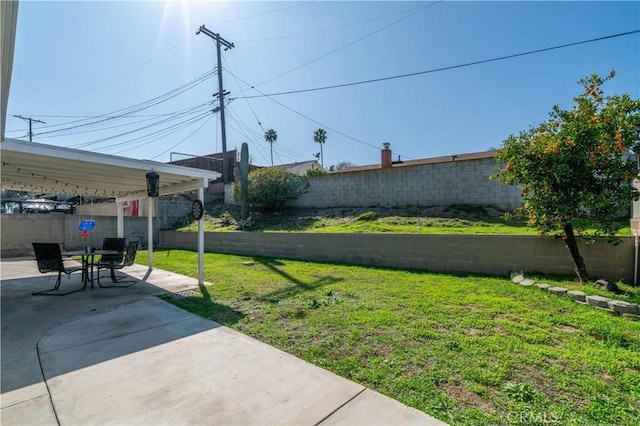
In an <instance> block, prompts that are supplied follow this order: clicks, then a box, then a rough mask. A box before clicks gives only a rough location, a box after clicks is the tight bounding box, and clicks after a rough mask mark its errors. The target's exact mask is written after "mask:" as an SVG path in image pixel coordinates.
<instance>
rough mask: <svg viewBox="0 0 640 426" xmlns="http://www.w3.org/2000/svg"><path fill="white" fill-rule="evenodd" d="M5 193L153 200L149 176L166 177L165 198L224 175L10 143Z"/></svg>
mask: <svg viewBox="0 0 640 426" xmlns="http://www.w3.org/2000/svg"><path fill="white" fill-rule="evenodd" d="M0 148H1V149H0V159H1V161H2V171H1V172H0V174H1V181H2V189H14V190H22V191H31V192H46V193H58V194H78V195H94V196H106V197H115V198H116V200H117V201H119V202H121V201H128V200H135V199H145V198H147V186H146V185H147V183H146V177H145V175H146V173H147V172H149V171H150V170H154V171H155V172H156V173H158V174H159V175H160V195H169V194H174V193H178V192H185V191H193V190H197V189H199V188H206V187H207V186H208V184H209V181H211V180H215V179H217V178H218V177H219V176H220V174H219V173H217V172H213V171H208V170H201V169H194V168H190V167H184V166H176V165H172V164H165V163H160V162H156V161H149V160H136V159H131V158H125V157H119V156H115V155H107V154H100V153H95V152H88V151H81V150H77V149H71V148H63V147H59V146H53V145H46V144H41V143H34V142H26V141H21V140H17V139H8V138H7V139H4V140H3V141H2V144H0Z"/></svg>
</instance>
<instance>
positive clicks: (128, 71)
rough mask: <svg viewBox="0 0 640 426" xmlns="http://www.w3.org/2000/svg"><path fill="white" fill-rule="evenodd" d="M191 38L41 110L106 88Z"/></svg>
mask: <svg viewBox="0 0 640 426" xmlns="http://www.w3.org/2000/svg"><path fill="white" fill-rule="evenodd" d="M193 37H194V36H193V35H192V36H190V37H187V38H186V39H184V40H182V41H181V42H179V43H177V44H175V45H173V46H171V47H169V48H168V49H166V50H163V51H162V52H160V53H159V54H157V55H156V56H154V57H152V58H151V59H148V60H146V61H144V62H143V63H141V64H139V65H136V66H135V67H133V68H131V69H129V70H127V71H125V72H123V73H122V74H119V75H117V76H115V77H114V78H112V79H110V80H107V81H106V82H104V83H102V84H99V85H98V86H95V87H93V88H91V89H88V90H85V91H84V92H82V93H79V94H77V95H74V96H71V97H70V98H67V99H65V100H64V101H61V102H58V103H55V104H51V105H49V106H47V107H44V108H43V109H45V110H46V109H49V108H51V107H52V106H54V105H62V104H64V103H67V102H69V101H71V100H73V99H76V98H79V97H80V96H83V95H86V94H87V93H90V92H93V91H95V90H97V89H100V88H101V87H104V86H106V85H108V84H110V83H111V82H113V81H115V80H118V79H119V78H122V77H124V76H125V75H127V74H130V73H132V72H133V71H135V70H137V69H139V68H142V67H143V66H145V65H146V64H148V63H149V62H151V61H154V60H155V59H157V58H159V57H160V56H162V55H164V54H165V53H167V52H169V51H171V50H173V49H175V48H176V47H178V46H181V45H183V44H184V43H186V42H187V41H188V40H189V39H191V38H193Z"/></svg>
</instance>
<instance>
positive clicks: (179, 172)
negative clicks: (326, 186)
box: [0, 138, 220, 284]
mask: <svg viewBox="0 0 640 426" xmlns="http://www.w3.org/2000/svg"><path fill="white" fill-rule="evenodd" d="M0 148H1V149H0V158H1V161H2V170H1V172H0V174H1V181H2V189H13V190H20V191H38V192H46V193H54V194H73V195H91V196H105V197H115V199H116V203H117V206H118V208H117V212H118V213H117V217H118V219H117V222H118V226H117V229H118V232H117V233H118V235H117V236H118V237H121V238H122V237H124V215H123V207H124V203H125V202H126V201H131V200H144V199H147V200H148V211H149V214H148V225H147V226H148V248H149V254H148V256H149V260H148V261H149V271H151V270H152V268H153V205H154V200H153V198H151V197H149V196H148V194H147V179H146V174H147V173H148V172H150V171H155V172H156V173H158V175H159V176H160V183H159V191H158V192H159V195H161V196H162V195H170V194H175V193H179V192H187V191H197V194H198V199H199V200H201V201H204V189H205V188H207V187H208V185H209V181H212V180H215V179H217V178H218V177H219V176H220V174H219V173H217V172H213V171H208V170H201V169H194V168H190V167H183V166H176V165H171V164H165V163H160V162H156V161H149V160H137V159H131V158H125V157H119V156H115V155H107V154H100V153H94V152H88V151H82V150H77V149H71V148H63V147H59V146H53V145H46V144H41V143H34V142H26V141H21V140H17V139H9V138H7V139H3V140H2V143H1V144H0ZM198 282H199V284H203V283H204V219H203V218H202V217H201V218H200V219H199V220H198Z"/></svg>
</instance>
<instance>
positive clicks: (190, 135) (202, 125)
mask: <svg viewBox="0 0 640 426" xmlns="http://www.w3.org/2000/svg"><path fill="white" fill-rule="evenodd" d="M212 118H213V115H210V116H209V118H207V119H206V120H205V121H204V123H202V124H201V125H200V126H199V127H198V128H197V129H196V130H194V131H193V132H192V133H190V134H189V135H188V136H187V137H186V138H184V139H182V140H181V141H180V142H178V143H177V144H175V145H173V146H171V147H169V148H167V149H166V150H164V151H162V152H161V153H160V154H158V155H156V156H154V157H151V158H150V160H155V159H156V158H158V157H160V156H161V155H164V154H166V153H167V152H169V151H171V150H172V149H175V148H176V147H178V146H180V145H182V143H183V142H185V141H186V140H187V139H189V138H190V137H192V136H193V135H195V134H196V133H198V131H199V130H200V129H202V128H203V127H204V126H205V125H206V124H207V123H208V122H209V121H211V119H212Z"/></svg>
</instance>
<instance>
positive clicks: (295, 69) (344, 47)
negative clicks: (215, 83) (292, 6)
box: [255, 0, 443, 87]
mask: <svg viewBox="0 0 640 426" xmlns="http://www.w3.org/2000/svg"><path fill="white" fill-rule="evenodd" d="M441 1H443V0H438V1H435V2H433V3H431V4H428V5H426V6H424V7H421V8H420V9H418V10H416V11H415V12H412V13H410V14H408V15H406V16H403V17H402V18H400V19H397V20H395V21H393V22H391V23H390V24H387V25H385V26H384V27H382V28H378V29H377V30H375V31H373V32H370V33H368V34H365V35H364V36H362V37H360V38H358V39H356V40H353V41H352V42H350V43H347V44H345V45H343V46H341V47H338V48H337V49H334V50H332V51H330V52H327V53H325V54H324V55H322V56H319V57H317V58H315V59H312V60H311V61H308V62H305V63H304V64H302V65H298V66H297V67H294V68H292V69H290V70H288V71H285V72H283V73H280V74H278V75H276V76H274V77H271V78H269V79H267V80H264V81H263V82H261V83H258V84H256V86H255V87H257V86H262V85H263V84H265V83H268V82H270V81H273V80H275V79H277V78H280V77H282V76H285V75H287V74H289V73H292V72H294V71H297V70H299V69H300V68H303V67H306V66H307V65H311V64H313V63H315V62H318V61H320V60H322V59H324V58H326V57H327V56H330V55H333V54H334V53H336V52H339V51H341V50H343V49H346V48H347V47H350V46H353V45H354V44H356V43H359V42H361V41H362V40H364V39H366V38H369V37H371V36H373V35H375V34H378V33H379V32H381V31H384V30H386V29H387V28H389V27H392V26H393V25H396V24H397V23H399V22H402V21H404V20H406V19H409V18H410V17H412V16H414V15H417V14H418V13H420V12H422V11H424V10H426V9H428V8H430V7H433V6H435V5H436V4H438V3H440V2H441Z"/></svg>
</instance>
